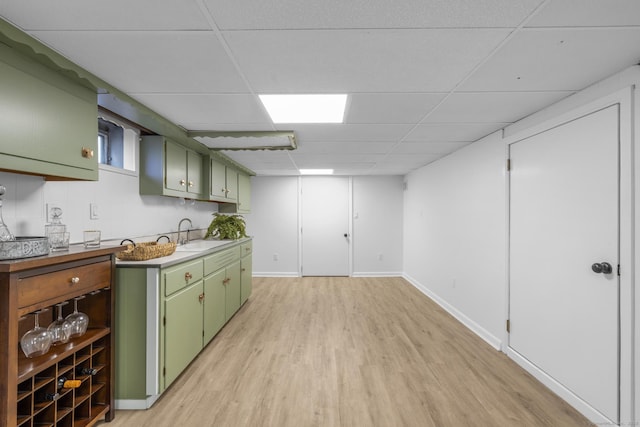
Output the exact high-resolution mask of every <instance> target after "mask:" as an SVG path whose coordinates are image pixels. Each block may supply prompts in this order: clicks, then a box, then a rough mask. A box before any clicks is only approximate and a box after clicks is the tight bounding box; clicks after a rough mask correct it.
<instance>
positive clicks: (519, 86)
mask: <svg viewBox="0 0 640 427" xmlns="http://www.w3.org/2000/svg"><path fill="white" fill-rule="evenodd" d="M638 45H640V28H617V29H584V28H583V29H570V30H564V29H528V30H523V31H521V32H520V33H518V34H517V35H515V36H514V37H513V39H511V40H510V41H509V43H507V45H506V46H504V47H503V48H502V49H500V50H499V51H498V52H497V53H496V54H495V55H494V56H493V57H492V58H491V59H489V60H488V61H487V62H486V63H485V64H484V65H483V66H482V67H480V69H478V71H477V72H475V73H474V74H473V75H472V76H471V77H470V78H469V79H468V80H467V81H466V82H465V83H464V84H463V85H461V87H460V88H459V90H461V91H471V92H473V91H538V90H539V91H554V90H580V89H583V88H585V87H586V86H588V85H590V84H592V83H595V82H596V81H598V80H601V79H603V78H605V77H608V76H609V75H611V74H613V73H615V72H617V71H620V70H622V69H624V68H627V67H629V66H631V65H635V64H637V62H638V58H639V55H638Z"/></svg>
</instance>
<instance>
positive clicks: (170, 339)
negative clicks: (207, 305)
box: [163, 282, 203, 389]
mask: <svg viewBox="0 0 640 427" xmlns="http://www.w3.org/2000/svg"><path fill="white" fill-rule="evenodd" d="M202 294H203V283H202V282H198V283H197V284H195V285H192V286H190V287H188V288H186V289H184V290H183V291H180V292H178V293H176V294H174V295H172V296H170V297H168V298H167V299H166V301H165V315H164V316H165V326H164V337H165V339H164V354H165V357H164V362H165V363H164V387H163V388H164V389H166V388H167V387H168V386H169V385H170V384H171V383H172V382H173V380H175V379H176V378H177V377H178V375H180V373H181V372H182V371H183V370H184V368H186V367H187V365H189V363H191V361H192V360H193V359H194V358H195V357H196V356H197V355H198V353H199V352H200V350H202V313H203V312H202V308H203V301H202V300H203V298H202Z"/></svg>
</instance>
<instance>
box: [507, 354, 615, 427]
mask: <svg viewBox="0 0 640 427" xmlns="http://www.w3.org/2000/svg"><path fill="white" fill-rule="evenodd" d="M506 353H507V355H508V356H509V358H511V359H512V360H513V361H514V362H516V363H517V364H518V365H519V366H520V367H522V369H524V370H525V371H527V372H529V373H530V374H531V375H533V377H534V378H535V379H537V380H538V381H540V382H541V383H542V384H544V385H545V386H547V387H548V388H549V389H550V390H551V391H553V392H554V393H555V394H557V395H558V396H560V398H562V399H564V400H565V401H566V402H567V403H568V404H569V405H571V406H573V407H574V408H576V410H577V411H578V412H580V413H581V414H582V415H584V416H585V417H587V418H588V419H589V421H591V422H592V423H594V424H596V425H603V426H616V425H618V424H617V423H615V422H613V421H611V420H610V419H608V418H607V417H605V416H604V415H603V414H601V413H600V412H598V411H597V410H596V409H595V408H593V407H592V406H591V405H589V404H588V403H587V402H585V401H584V400H582V399H580V398H579V397H578V396H576V395H575V394H573V393H572V392H571V390H569V389H567V388H566V387H564V386H563V385H562V384H560V383H559V382H557V381H556V380H554V379H553V378H552V377H550V376H549V375H547V374H546V373H545V372H544V371H541V370H540V369H539V368H538V367H536V366H535V365H534V364H532V363H531V362H529V361H528V360H527V359H525V358H524V357H522V355H521V354H520V353H518V352H517V351H515V350H514V349H512V348H511V347H507V352H506Z"/></svg>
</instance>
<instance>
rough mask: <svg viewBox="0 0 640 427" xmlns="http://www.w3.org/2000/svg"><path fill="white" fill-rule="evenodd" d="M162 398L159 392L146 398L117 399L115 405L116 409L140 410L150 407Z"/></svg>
mask: <svg viewBox="0 0 640 427" xmlns="http://www.w3.org/2000/svg"><path fill="white" fill-rule="evenodd" d="M159 398H160V395H159V394H156V395H154V396H147V398H146V399H115V401H114V405H113V406H115V408H116V409H124V410H140V409H149V408H151V406H152V405H153V404H154V403H156V400H158V399H159Z"/></svg>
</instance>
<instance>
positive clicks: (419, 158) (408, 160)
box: [385, 153, 442, 167]
mask: <svg viewBox="0 0 640 427" xmlns="http://www.w3.org/2000/svg"><path fill="white" fill-rule="evenodd" d="M440 157H442V155H440V154H415V153H413V154H389V155H388V156H387V158H386V159H385V164H388V165H393V164H394V163H395V164H402V165H405V166H407V167H419V166H424V165H426V164H429V163H431V162H433V161H434V160H437V159H439V158H440Z"/></svg>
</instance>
